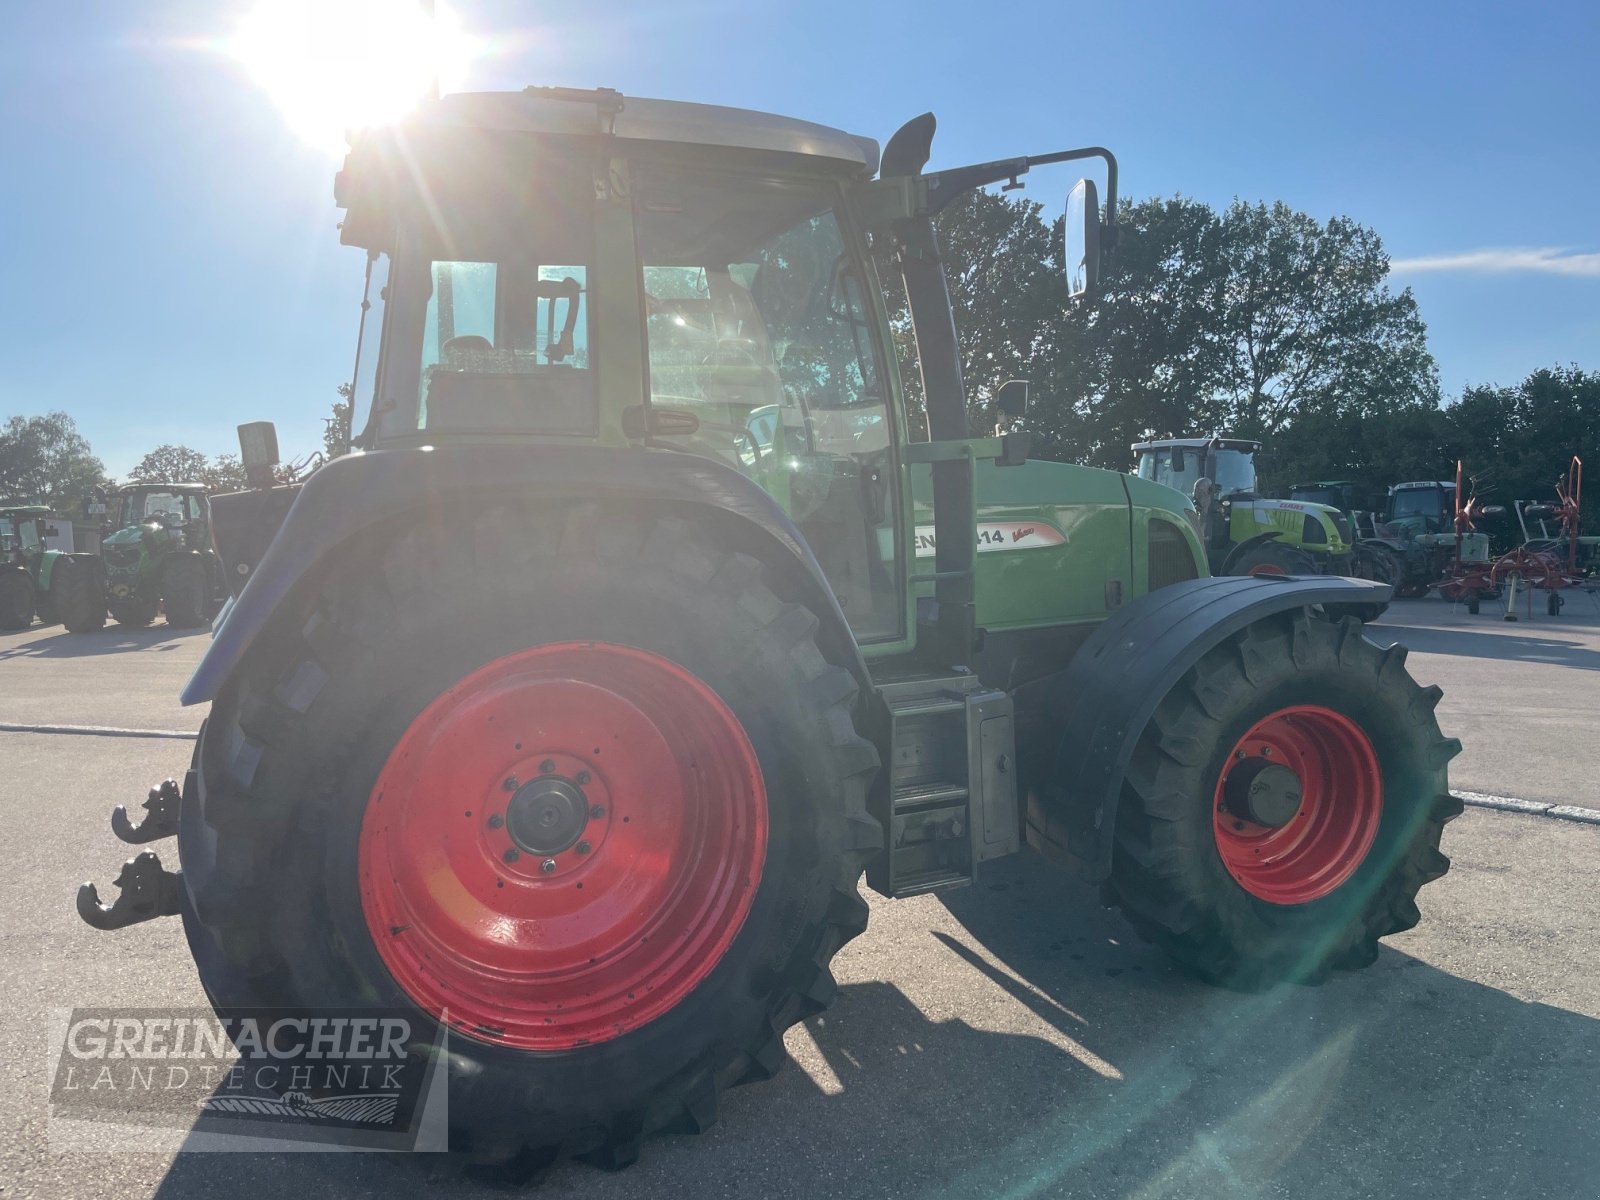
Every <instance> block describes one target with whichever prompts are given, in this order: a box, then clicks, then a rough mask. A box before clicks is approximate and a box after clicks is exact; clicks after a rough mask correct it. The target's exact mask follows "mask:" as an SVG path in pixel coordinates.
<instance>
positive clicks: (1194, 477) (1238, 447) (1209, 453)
mask: <svg viewBox="0 0 1600 1200" xmlns="http://www.w3.org/2000/svg"><path fill="white" fill-rule="evenodd" d="M1260 449H1261V443H1260V442H1253V441H1248V440H1246V439H1244V438H1224V437H1209V438H1165V439H1162V440H1160V441H1151V442H1137V443H1135V444H1134V447H1133V451H1134V453H1135V454H1136V455H1138V466H1137V467H1136V468H1135V469H1136V471H1137V472H1138V475H1139V478H1141V479H1153V480H1154V481H1155V482H1157V483H1163V484H1166V485H1167V486H1168V487H1170V488H1176V489H1177V490H1178V491H1180V492H1182V493H1183V494H1184V495H1185V496H1190V497H1193V495H1194V489H1195V484H1197V483H1199V482H1200V481H1201V480H1202V479H1204V480H1208V481H1209V482H1210V484H1211V486H1212V488H1213V494H1214V495H1215V497H1216V498H1217V499H1218V500H1222V499H1227V498H1230V497H1236V496H1237V497H1250V496H1253V495H1254V494H1255V490H1256V453H1257V452H1258V451H1259V450H1260Z"/></svg>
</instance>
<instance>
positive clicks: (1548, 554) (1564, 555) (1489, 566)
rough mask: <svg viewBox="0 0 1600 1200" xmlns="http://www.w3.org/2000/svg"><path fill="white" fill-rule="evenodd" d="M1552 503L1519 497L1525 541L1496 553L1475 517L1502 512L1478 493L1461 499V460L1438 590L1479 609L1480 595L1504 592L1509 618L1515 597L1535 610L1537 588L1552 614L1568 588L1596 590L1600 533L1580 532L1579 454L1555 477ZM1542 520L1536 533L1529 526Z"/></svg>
mask: <svg viewBox="0 0 1600 1200" xmlns="http://www.w3.org/2000/svg"><path fill="white" fill-rule="evenodd" d="M1555 491H1556V499H1555V502H1554V503H1537V504H1536V503H1532V502H1529V501H1521V500H1519V501H1517V503H1516V506H1515V507H1516V513H1517V519H1518V522H1519V524H1520V525H1521V527H1522V535H1523V541H1522V544H1521V545H1520V546H1517V547H1515V548H1513V549H1511V550H1508V551H1507V552H1506V553H1504V554H1502V555H1500V556H1499V557H1498V558H1492V557H1491V556H1490V554H1489V541H1488V538H1487V537H1486V536H1485V535H1483V534H1481V533H1478V532H1477V524H1476V523H1477V521H1478V520H1479V519H1480V518H1482V517H1484V516H1489V515H1493V514H1496V513H1499V512H1503V511H1504V510H1503V509H1502V508H1499V507H1496V506H1484V505H1481V504H1479V503H1478V500H1477V496H1476V495H1475V494H1474V495H1473V496H1472V497H1470V498H1469V499H1468V500H1467V502H1466V503H1465V504H1463V503H1461V500H1460V496H1461V464H1460V463H1459V462H1458V463H1457V464H1456V497H1457V500H1456V513H1455V530H1456V543H1455V547H1456V549H1455V557H1454V559H1453V560H1452V561H1451V563H1450V566H1449V567H1448V569H1447V570H1446V573H1445V574H1444V576H1443V577H1441V579H1440V580H1439V581H1438V582H1437V583H1436V584H1434V587H1436V588H1437V589H1438V591H1439V594H1440V595H1441V596H1443V597H1444V598H1445V599H1446V600H1449V601H1451V602H1452V603H1464V604H1465V605H1466V606H1467V611H1468V612H1470V613H1472V614H1474V615H1476V614H1477V613H1478V612H1479V611H1480V605H1481V601H1483V600H1485V599H1490V598H1498V597H1501V596H1504V598H1505V612H1504V616H1505V619H1506V620H1507V621H1515V620H1517V619H1518V617H1517V601H1518V600H1519V599H1522V600H1524V601H1525V602H1526V605H1527V612H1528V616H1529V617H1532V615H1533V593H1534V592H1535V591H1540V592H1543V593H1544V594H1545V611H1546V612H1547V613H1548V614H1549V615H1550V616H1552V617H1554V616H1557V615H1559V614H1560V612H1561V610H1562V608H1563V607H1564V606H1565V604H1566V596H1565V594H1564V593H1565V592H1567V591H1568V590H1569V589H1572V588H1582V589H1585V590H1588V591H1590V592H1593V591H1594V587H1595V581H1594V578H1593V575H1592V570H1593V564H1592V561H1591V559H1592V557H1593V551H1594V548H1595V546H1596V545H1597V544H1600V538H1592V537H1591V538H1585V537H1583V536H1581V533H1580V527H1581V525H1582V521H1583V507H1582V504H1583V461H1582V460H1581V459H1580V458H1578V457H1577V456H1576V455H1574V456H1573V459H1572V461H1571V462H1570V463H1569V464H1568V465H1567V470H1566V473H1565V474H1564V475H1563V476H1562V477H1561V478H1560V479H1558V480H1557V481H1556V485H1555ZM1530 521H1532V522H1534V523H1535V524H1536V525H1537V526H1538V536H1534V535H1533V530H1532V529H1531V528H1530V526H1529V522H1530Z"/></svg>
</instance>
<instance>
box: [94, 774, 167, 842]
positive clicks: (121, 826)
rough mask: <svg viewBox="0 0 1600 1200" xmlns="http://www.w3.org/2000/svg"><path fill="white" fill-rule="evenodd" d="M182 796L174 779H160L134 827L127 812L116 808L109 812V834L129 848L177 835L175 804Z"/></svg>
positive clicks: (124, 809) (122, 808)
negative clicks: (125, 843)
mask: <svg viewBox="0 0 1600 1200" xmlns="http://www.w3.org/2000/svg"><path fill="white" fill-rule="evenodd" d="M182 799H183V794H182V793H181V792H180V791H179V790H178V781H177V780H176V779H164V780H162V781H161V786H160V787H153V788H151V789H150V795H149V798H148V799H146V800H145V802H144V811H145V818H144V820H142V821H140V822H139V824H137V825H135V824H134V823H133V822H132V821H130V820H129V819H128V810H127V809H126V808H124V807H123V806H122V805H120V804H119V805H117V807H116V808H114V809H112V810H111V832H112V833H114V834H116V835H117V836H118V837H119V838H121V839H122V840H123V841H125V842H127V843H128V844H129V845H130V846H142V845H143V844H144V843H145V842H154V841H158V840H159V839H161V838H164V837H171V836H172V835H173V834H175V833H177V832H178V804H179V802H180V801H181V800H182Z"/></svg>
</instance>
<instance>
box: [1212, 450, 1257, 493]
mask: <svg viewBox="0 0 1600 1200" xmlns="http://www.w3.org/2000/svg"><path fill="white" fill-rule="evenodd" d="M1210 458H1211V461H1210V462H1209V463H1208V464H1207V468H1208V469H1209V471H1210V473H1211V482H1212V483H1214V484H1216V485H1217V490H1218V491H1219V492H1220V493H1221V494H1222V495H1224V496H1231V495H1233V494H1234V493H1235V492H1253V491H1255V490H1256V456H1255V455H1254V454H1252V453H1250V452H1249V451H1246V450H1213V451H1212V452H1211V455H1210Z"/></svg>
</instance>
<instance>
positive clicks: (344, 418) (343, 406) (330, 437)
mask: <svg viewBox="0 0 1600 1200" xmlns="http://www.w3.org/2000/svg"><path fill="white" fill-rule="evenodd" d="M354 392H355V389H354V388H352V387H351V386H350V385H349V384H348V383H341V384H340V385H339V398H338V399H337V400H335V401H334V402H333V414H332V415H331V416H328V417H324V418H323V421H322V424H323V430H322V447H323V453H324V454H326V455H327V457H328V459H329V460H330V461H331V460H333V459H335V458H338V457H339V456H340V455H341V454H346V453H348V452H349V450H350V417H351V413H352V412H353V410H354V408H355V401H354V399H353V397H354Z"/></svg>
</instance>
